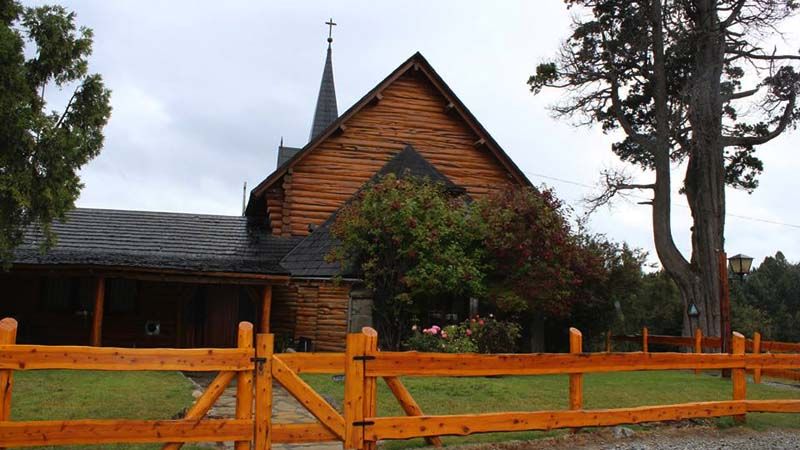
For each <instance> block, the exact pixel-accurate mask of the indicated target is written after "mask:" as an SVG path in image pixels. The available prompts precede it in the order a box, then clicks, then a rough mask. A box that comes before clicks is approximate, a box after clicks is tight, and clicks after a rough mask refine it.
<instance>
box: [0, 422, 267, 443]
mask: <svg viewBox="0 0 800 450" xmlns="http://www.w3.org/2000/svg"><path fill="white" fill-rule="evenodd" d="M252 435H253V421H252V420H71V421H63V420H54V421H39V422H0V442H2V443H3V445H4V446H8V447H31V446H40V445H48V446H49V445H74V444H111V443H118V442H119V443H148V442H209V441H211V442H221V441H237V440H249V439H251V438H252Z"/></svg>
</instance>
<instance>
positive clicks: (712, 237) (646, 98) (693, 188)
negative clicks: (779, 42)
mask: <svg viewBox="0 0 800 450" xmlns="http://www.w3.org/2000/svg"><path fill="white" fill-rule="evenodd" d="M566 3H567V5H568V7H581V8H582V11H584V12H586V13H587V14H585V15H576V18H575V22H574V26H573V30H572V34H571V35H570V37H569V38H568V39H567V40H566V42H565V43H564V45H563V46H562V48H561V51H560V53H559V54H558V56H557V57H556V58H555V59H554V60H552V61H548V62H545V63H542V64H540V65H539V66H538V67H537V70H536V73H535V74H534V75H533V76H531V78H530V80H529V84H530V87H531V89H532V90H533V91H534V92H535V93H538V92H539V91H541V90H542V89H544V88H548V87H552V88H559V89H566V90H567V91H568V92H569V93H570V95H569V96H567V99H566V100H565V101H564V102H563V103H560V104H557V105H555V106H554V112H555V113H556V114H558V115H561V116H566V117H577V118H579V120H580V121H581V122H580V123H584V124H591V123H599V124H600V125H601V126H602V128H603V130H604V131H606V132H616V131H617V130H621V134H622V135H623V137H622V139H621V140H620V141H619V142H617V143H616V144H614V145H613V147H612V150H613V151H614V152H615V153H616V154H617V155H618V156H619V157H620V158H621V159H622V160H623V161H626V162H628V163H631V164H634V165H636V166H638V167H641V168H643V169H646V170H650V171H652V172H653V173H654V175H655V176H654V180H653V181H652V182H651V183H646V184H634V183H631V182H630V180H629V178H628V177H625V176H624V175H623V174H621V173H619V172H616V173H614V172H609V173H606V174H605V175H606V181H607V185H608V186H607V190H606V191H605V192H604V193H603V194H602V195H601V196H599V197H598V198H597V199H595V200H596V201H595V206H597V205H600V204H603V203H604V202H606V201H608V200H609V199H610V198H611V197H613V196H614V195H615V194H617V193H619V192H621V191H624V190H628V189H644V190H649V191H652V194H653V197H652V201H651V202H650V203H651V205H652V223H653V235H654V240H655V247H656V252H657V254H658V257H659V259H660V260H661V263H662V265H663V267H664V269H665V270H666V271H667V273H669V275H670V276H671V277H672V279H673V280H674V281H675V283H676V285H677V286H678V289H679V291H680V293H681V297H682V298H683V301H684V303H685V304H687V305H688V304H690V303H694V304H695V305H696V306H697V308H698V310H699V312H700V326H701V328H702V329H703V331H704V333H705V334H707V335H717V336H719V335H720V320H719V314H718V312H719V310H720V308H719V298H720V295H719V294H720V292H719V285H720V283H719V274H718V270H717V261H718V260H717V251H718V249H722V248H724V238H723V237H724V230H725V186H726V185H728V186H732V187H735V188H741V189H746V190H752V189H755V188H756V186H757V175H758V174H759V173H760V172H761V170H762V163H761V161H760V160H759V159H758V158H757V156H756V155H755V148H756V147H757V146H759V145H762V144H765V143H767V142H769V141H771V140H772V139H774V138H776V137H777V136H779V135H781V134H782V133H783V132H784V131H786V130H787V129H789V128H791V127H793V126H794V125H795V124H796V123H797V121H798V119H800V108H798V105H797V102H796V99H797V92H798V90H800V74H799V73H798V72H797V71H796V70H795V68H794V67H793V66H792V62H793V61H797V60H800V55H798V54H783V53H781V52H780V51H778V50H777V49H771V48H769V49H765V48H762V47H761V46H760V45H761V43H763V42H765V40H766V39H768V38H770V37H773V36H775V35H776V34H777V33H778V26H779V25H780V23H781V22H782V21H783V20H784V19H785V18H787V17H789V16H790V15H791V14H792V13H793V12H794V11H795V10H796V9H797V8H798V5H800V4H798V3H797V2H796V1H794V0H783V1H780V0H693V1H682V0H681V1H676V0H633V1H630V0H566ZM678 162H685V163H686V164H685V167H686V173H685V177H684V179H683V184H682V189H681V192H682V194H684V195H685V196H686V199H687V200H688V203H689V206H690V209H691V214H692V219H693V226H692V229H691V231H692V254H691V256H690V257H688V258H687V257H686V256H684V255H683V254H682V253H681V252H680V251H679V250H678V247H677V246H676V245H675V242H674V240H673V236H672V229H671V223H670V222H671V214H670V204H671V202H672V199H671V191H672V188H671V185H672V180H671V173H670V169H671V164H673V163H678ZM688 324H689V321H688V317H687V316H685V315H684V332H688V327H689V325H688Z"/></svg>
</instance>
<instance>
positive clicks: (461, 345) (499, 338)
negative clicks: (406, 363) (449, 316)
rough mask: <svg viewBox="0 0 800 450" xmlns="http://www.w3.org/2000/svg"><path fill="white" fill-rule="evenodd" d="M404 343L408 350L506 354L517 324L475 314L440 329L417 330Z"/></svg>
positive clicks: (512, 347) (514, 338)
mask: <svg viewBox="0 0 800 450" xmlns="http://www.w3.org/2000/svg"><path fill="white" fill-rule="evenodd" d="M412 331H413V334H412V336H411V337H410V338H409V339H408V340H407V341H406V342H405V346H406V347H407V348H408V349H409V350H416V351H420V352H440V353H477V352H480V353H509V352H513V351H514V350H515V348H516V341H517V339H519V336H520V326H519V325H517V324H515V323H513V322H504V321H500V320H497V319H495V318H494V316H492V315H491V314H490V315H489V317H486V318H482V317H480V316H475V317H473V318H471V319H468V320H465V321H463V322H461V323H459V324H456V325H448V326H446V327H444V328H442V327H440V326H439V325H433V326H431V327H430V328H424V329H420V328H419V327H417V326H416V325H415V326H413V327H412Z"/></svg>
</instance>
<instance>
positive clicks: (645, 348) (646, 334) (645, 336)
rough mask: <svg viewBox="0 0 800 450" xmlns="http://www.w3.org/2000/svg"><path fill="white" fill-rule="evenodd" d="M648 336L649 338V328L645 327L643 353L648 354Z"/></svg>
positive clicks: (643, 330)
mask: <svg viewBox="0 0 800 450" xmlns="http://www.w3.org/2000/svg"><path fill="white" fill-rule="evenodd" d="M647 336H648V331H647V327H644V328H642V351H643V352H644V353H648V346H647Z"/></svg>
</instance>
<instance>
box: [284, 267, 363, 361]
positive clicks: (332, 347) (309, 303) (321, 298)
mask: <svg viewBox="0 0 800 450" xmlns="http://www.w3.org/2000/svg"><path fill="white" fill-rule="evenodd" d="M349 302H350V285H349V284H348V283H341V284H338V285H337V284H335V283H332V282H330V281H322V280H297V281H293V282H291V283H290V284H289V285H286V286H280V285H276V286H274V287H273V293H272V321H271V327H272V330H273V332H274V333H275V334H278V335H283V336H289V337H291V338H294V339H299V338H308V339H311V341H312V342H313V345H314V351H323V352H330V351H343V350H344V346H345V337H346V334H347V310H348V305H349Z"/></svg>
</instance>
